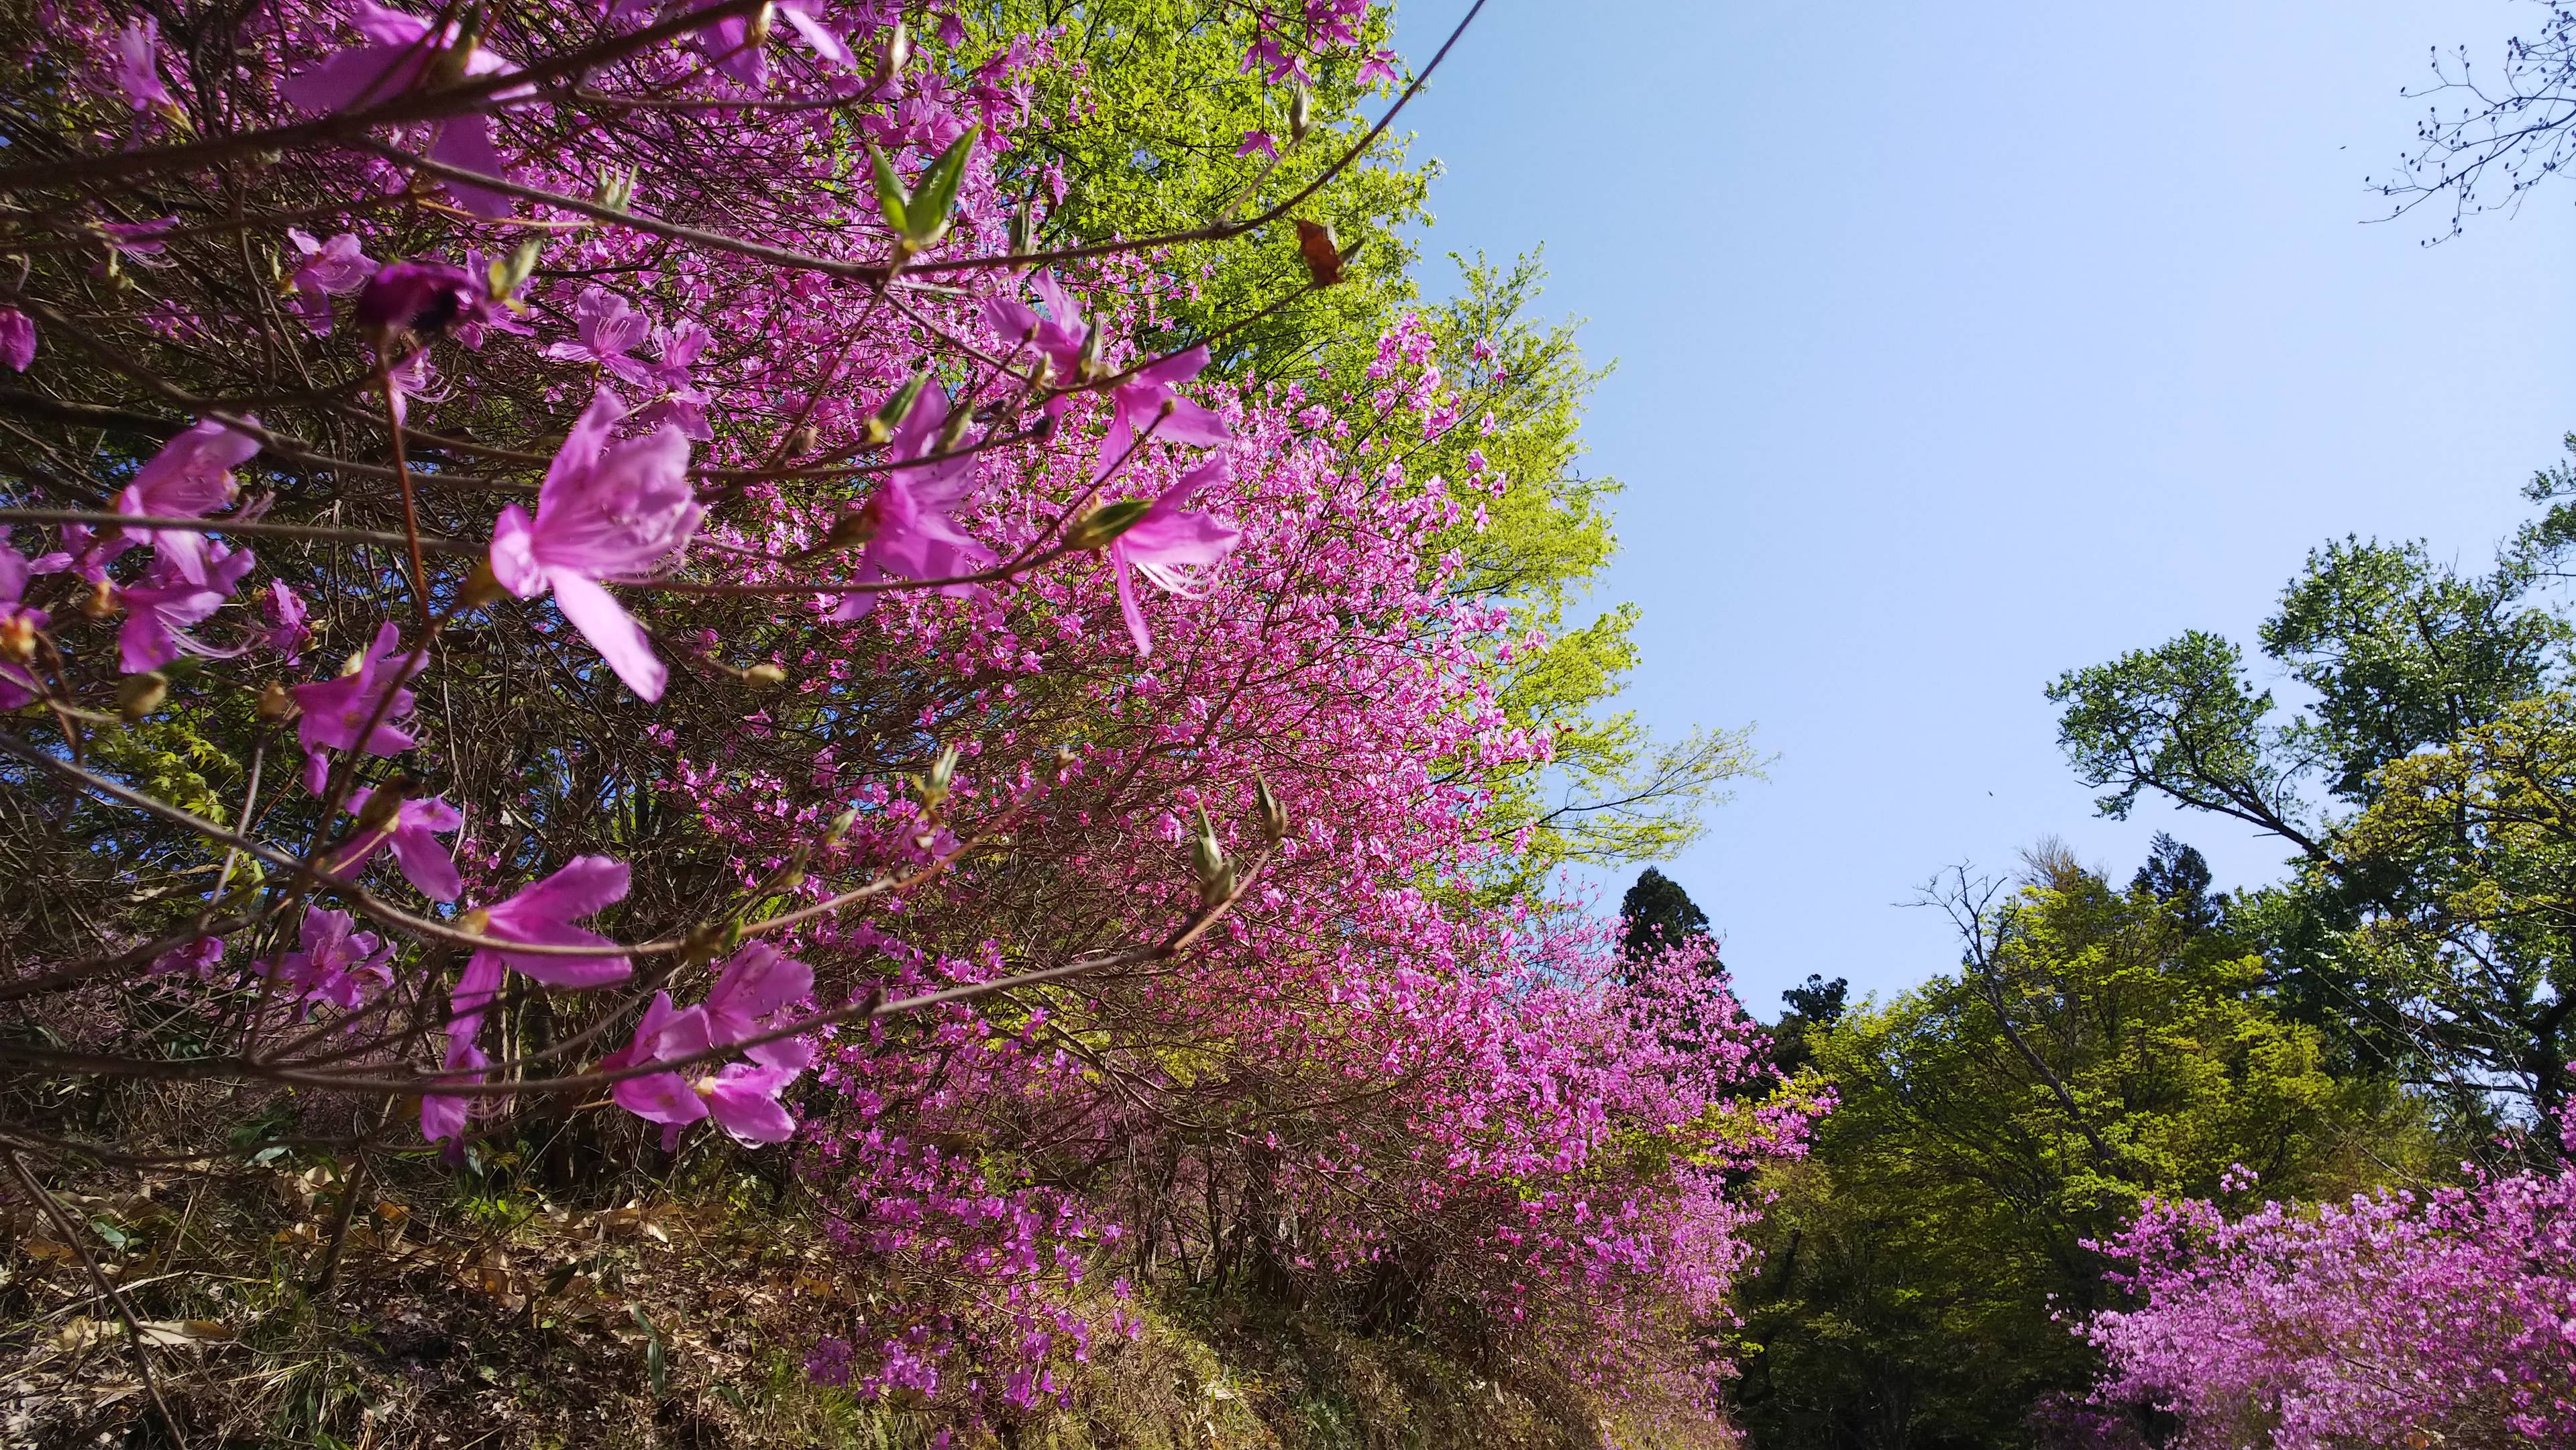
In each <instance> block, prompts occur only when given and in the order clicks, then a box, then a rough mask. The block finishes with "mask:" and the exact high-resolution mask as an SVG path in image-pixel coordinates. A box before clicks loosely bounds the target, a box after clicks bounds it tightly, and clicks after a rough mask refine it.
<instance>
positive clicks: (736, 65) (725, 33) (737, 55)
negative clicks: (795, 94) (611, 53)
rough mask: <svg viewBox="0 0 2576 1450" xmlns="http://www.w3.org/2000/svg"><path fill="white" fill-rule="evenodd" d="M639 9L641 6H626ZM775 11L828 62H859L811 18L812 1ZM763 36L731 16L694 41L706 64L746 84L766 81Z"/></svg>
mask: <svg viewBox="0 0 2576 1450" xmlns="http://www.w3.org/2000/svg"><path fill="white" fill-rule="evenodd" d="M628 8H630V9H638V8H642V7H628ZM774 8H775V10H776V13H777V14H778V15H779V16H780V17H781V18H783V19H785V20H786V22H787V23H788V24H789V25H790V26H792V27H794V29H795V31H796V33H797V34H798V35H799V36H802V37H803V38H804V41H805V43H806V44H807V45H808V46H810V47H812V48H813V51H814V53H815V54H816V55H818V56H821V57H822V58H823V59H824V61H826V62H827V63H829V64H832V65H837V66H842V67H849V66H854V65H857V64H858V57H857V56H856V55H853V54H851V52H850V47H849V44H848V42H846V41H844V40H842V39H841V36H840V32H838V31H836V30H834V29H832V28H831V27H830V26H828V25H825V24H823V23H822V22H821V21H819V20H817V19H815V18H814V16H813V14H812V10H813V8H814V7H813V5H812V0H779V3H778V5H777V6H775V7H774ZM765 41H766V36H765V35H759V36H756V35H755V34H754V32H753V29H752V17H751V16H748V15H730V16H727V17H725V18H724V19H722V20H719V21H717V22H716V23H715V24H713V25H710V26H708V27H707V28H706V29H704V30H701V31H699V32H698V34H697V39H696V44H697V47H698V49H699V50H700V51H701V52H703V53H704V54H705V55H706V57H707V61H708V63H709V64H711V65H713V66H714V67H715V68H716V69H717V70H720V71H722V72H724V73H725V74H726V75H729V76H731V77H733V78H734V79H735V80H738V81H740V82H742V83H743V84H744V85H747V86H765V85H767V84H769V55H768V46H767V45H766V44H765Z"/></svg>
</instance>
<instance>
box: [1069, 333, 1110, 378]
mask: <svg viewBox="0 0 2576 1450" xmlns="http://www.w3.org/2000/svg"><path fill="white" fill-rule="evenodd" d="M1108 335H1109V329H1107V328H1105V327H1095V328H1093V329H1091V330H1090V331H1089V332H1086V333H1084V334H1083V335H1082V350H1081V351H1080V352H1079V353H1077V354H1076V355H1075V363H1076V366H1075V368H1074V371H1075V373H1076V374H1077V376H1076V377H1075V378H1074V381H1075V382H1078V383H1087V382H1090V381H1091V380H1092V379H1093V378H1096V377H1098V376H1100V340H1101V339H1102V338H1104V337H1107V336H1108Z"/></svg>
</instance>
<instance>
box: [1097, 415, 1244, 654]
mask: <svg viewBox="0 0 2576 1450" xmlns="http://www.w3.org/2000/svg"><path fill="white" fill-rule="evenodd" d="M1231 476H1232V473H1231V470H1230V468H1229V467H1228V465H1227V463H1226V461H1225V459H1224V458H1222V457H1219V458H1214V459H1210V460H1209V461H1208V462H1207V463H1206V464H1205V465H1203V466H1201V467H1200V468H1198V469H1197V470H1195V471H1194V472H1191V473H1188V474H1185V475H1183V476H1182V478H1181V481H1180V482H1178V483H1176V484H1173V485H1172V486H1171V487H1170V488H1167V489H1165V490H1163V494H1162V497H1160V498H1157V499H1155V500H1154V506H1153V507H1152V508H1149V509H1147V510H1146V511H1145V516H1144V517H1143V518H1141V519H1138V520H1137V521H1136V523H1135V526H1134V527H1132V528H1130V529H1128V530H1127V532H1125V533H1123V534H1120V535H1119V536H1118V537H1117V538H1115V539H1113V540H1111V541H1110V544H1109V562H1110V565H1111V567H1112V568H1114V569H1115V570H1116V571H1117V573H1118V612H1119V613H1120V614H1121V615H1123V616H1125V618H1126V620H1127V633H1128V635H1129V636H1130V637H1131V638H1133V639H1134V640H1135V641H1136V653H1138V654H1140V655H1150V654H1152V653H1153V652H1154V637H1153V635H1152V634H1151V633H1149V632H1148V631H1147V630H1146V628H1145V614H1144V611H1142V610H1140V609H1138V608H1137V607H1136V592H1135V588H1134V586H1133V585H1132V584H1130V583H1129V582H1128V578H1127V575H1128V571H1129V570H1131V569H1132V570H1134V571H1135V572H1137V573H1140V574H1143V575H1144V576H1145V577H1146V578H1147V579H1150V580H1152V581H1153V582H1154V584H1155V586H1156V587H1157V588H1159V589H1162V590H1163V591H1164V592H1166V593H1170V594H1178V595H1180V596H1182V597H1183V598H1190V599H1194V598H1197V597H1198V596H1200V595H1202V594H1205V593H1206V592H1207V589H1208V584H1209V578H1208V576H1209V575H1211V574H1213V573H1214V572H1215V571H1216V566H1217V565H1219V564H1222V563H1224V562H1225V556H1226V555H1228V554H1231V553H1233V552H1234V546H1235V545H1236V544H1239V543H1241V542H1242V541H1243V533H1242V531H1241V530H1239V529H1237V528H1235V527H1234V525H1232V524H1228V523H1222V522H1219V521H1218V520H1217V519H1215V518H1214V517H1211V516H1210V515H1207V514H1204V513H1196V514H1189V513H1183V512H1181V506H1182V505H1183V504H1186V503H1188V502H1189V501H1190V495H1191V494H1194V493H1196V492H1198V491H1199V490H1200V489H1201V488H1204V487H1206V486H1207V485H1209V484H1212V483H1223V482H1225V481H1226V479H1227V478H1229V477H1231Z"/></svg>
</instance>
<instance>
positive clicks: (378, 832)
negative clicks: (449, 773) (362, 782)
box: [322, 786, 465, 901]
mask: <svg viewBox="0 0 2576 1450" xmlns="http://www.w3.org/2000/svg"><path fill="white" fill-rule="evenodd" d="M374 797H375V791H374V789H373V788H372V787H368V786H360V787H358V788H357V789H356V790H353V791H351V792H349V813H350V814H351V815H353V816H356V817H357V818H358V819H359V820H360V821H362V822H363V821H365V820H366V819H367V802H368V801H370V800H372V799H373V798H374ZM464 824H465V813H464V812H462V811H460V810H458V809H457V808H456V807H455V806H453V805H450V804H449V803H448V802H447V800H446V798H445V797H443V796H427V797H419V798H406V799H405V800H404V801H403V802H402V804H401V805H400V806H397V807H396V808H395V810H394V814H393V816H392V817H391V818H390V819H388V820H385V821H382V822H380V823H378V824H376V825H373V826H369V827H366V828H364V829H362V830H361V831H360V832H359V833H358V834H356V835H353V836H351V837H350V838H349V840H348V841H347V843H346V844H344V845H342V846H341V847H340V848H339V849H338V850H336V851H334V852H332V853H331V855H330V857H329V858H328V859H327V860H325V861H324V862H323V863H322V869H323V870H325V871H328V872H330V873H331V874H332V875H334V876H339V877H343V878H346V877H348V876H350V875H351V874H352V873H353V872H355V871H356V870H357V869H358V868H359V867H362V866H364V865H366V864H367V862H368V861H370V860H372V859H373V858H374V857H375V854H376V853H377V852H378V851H381V850H383V849H385V848H386V847H387V846H391V847H392V848H393V852H394V864H395V865H396V866H398V867H401V868H402V874H403V879H404V880H406V881H409V882H410V883H411V884H412V885H413V886H415V887H417V888H418V889H419V891H420V894H421V895H423V896H426V897H428V898H429V899H430V900H432V901H454V900H455V899H456V898H457V896H458V895H459V894H460V893H462V892H463V891H464V890H465V881H464V878H463V877H461V876H459V875H458V874H457V871H456V858H455V857H453V856H451V855H449V854H448V852H447V848H446V847H445V846H442V845H440V844H438V838H439V837H441V836H444V835H446V834H448V833H449V832H451V831H454V830H456V829H457V828H458V827H460V826H462V825H464Z"/></svg>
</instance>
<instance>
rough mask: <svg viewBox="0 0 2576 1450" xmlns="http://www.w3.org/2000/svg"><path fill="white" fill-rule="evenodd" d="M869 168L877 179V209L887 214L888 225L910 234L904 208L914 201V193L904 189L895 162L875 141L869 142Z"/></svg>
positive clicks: (899, 232) (902, 232)
mask: <svg viewBox="0 0 2576 1450" xmlns="http://www.w3.org/2000/svg"><path fill="white" fill-rule="evenodd" d="M868 170H869V171H870V172H872V173H873V174H874V175H875V176H876V180H877V210H878V211H880V212H883V213H884V214H885V219H886V225H887V226H890V227H892V228H894V229H895V231H896V232H897V233H898V234H902V235H909V234H910V232H911V228H910V227H908V226H906V225H905V224H904V209H905V208H906V207H907V206H909V205H910V204H911V202H912V193H910V192H908V191H906V190H904V189H903V178H902V177H900V176H897V175H895V174H894V163H893V162H891V161H888V160H886V155H885V153H884V152H883V151H880V150H878V149H877V145H876V143H875V142H873V141H871V142H869V143H868Z"/></svg>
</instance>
